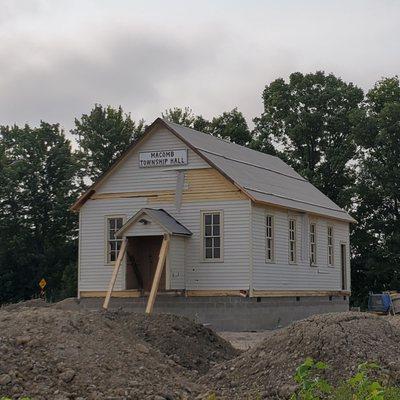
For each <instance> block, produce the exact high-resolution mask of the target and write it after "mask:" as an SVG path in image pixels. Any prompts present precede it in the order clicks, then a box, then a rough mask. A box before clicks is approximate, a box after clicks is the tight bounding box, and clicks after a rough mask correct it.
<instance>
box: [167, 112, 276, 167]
mask: <svg viewBox="0 0 400 400" xmlns="http://www.w3.org/2000/svg"><path fill="white" fill-rule="evenodd" d="M161 119H162V120H163V121H164V122H165V123H166V124H172V125H176V126H179V127H180V128H185V129H188V130H191V131H193V132H194V133H200V134H201V135H204V136H208V137H211V138H214V139H217V140H219V141H220V142H223V143H226V144H228V145H232V146H235V147H236V146H237V147H240V148H241V149H246V151H247V150H248V151H251V152H255V153H257V154H261V155H263V156H265V157H272V158H276V159H278V160H281V161H282V159H281V158H280V157H278V156H274V155H273V154H269V153H263V152H262V151H258V150H255V149H251V148H250V147H247V146H243V145H241V144H238V143H235V142H231V141H229V140H225V139H223V138H220V137H218V136H214V135H211V134H210V133H205V132H202V131H198V130H197V129H194V128H191V127H190V126H186V125H180V124H177V123H176V122H172V121H169V120H167V119H164V118H161Z"/></svg>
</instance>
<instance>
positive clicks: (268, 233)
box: [265, 215, 274, 262]
mask: <svg viewBox="0 0 400 400" xmlns="http://www.w3.org/2000/svg"><path fill="white" fill-rule="evenodd" d="M265 261H267V262H273V261H274V217H273V215H267V216H266V217H265Z"/></svg>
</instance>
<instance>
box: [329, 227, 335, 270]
mask: <svg viewBox="0 0 400 400" xmlns="http://www.w3.org/2000/svg"><path fill="white" fill-rule="evenodd" d="M328 265H330V266H333V265H334V258H333V227H332V226H328Z"/></svg>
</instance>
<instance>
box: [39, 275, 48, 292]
mask: <svg viewBox="0 0 400 400" xmlns="http://www.w3.org/2000/svg"><path fill="white" fill-rule="evenodd" d="M46 285H47V282H46V279H44V278H42V279H41V280H40V282H39V286H40V289H42V290H43V289H44V287H45V286H46Z"/></svg>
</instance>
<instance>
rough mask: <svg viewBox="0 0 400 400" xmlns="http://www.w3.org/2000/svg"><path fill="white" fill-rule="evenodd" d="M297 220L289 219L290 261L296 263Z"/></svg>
mask: <svg viewBox="0 0 400 400" xmlns="http://www.w3.org/2000/svg"><path fill="white" fill-rule="evenodd" d="M296 247H297V246H296V220H295V219H289V262H290V263H291V264H295V263H296V261H297V257H296Z"/></svg>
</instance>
